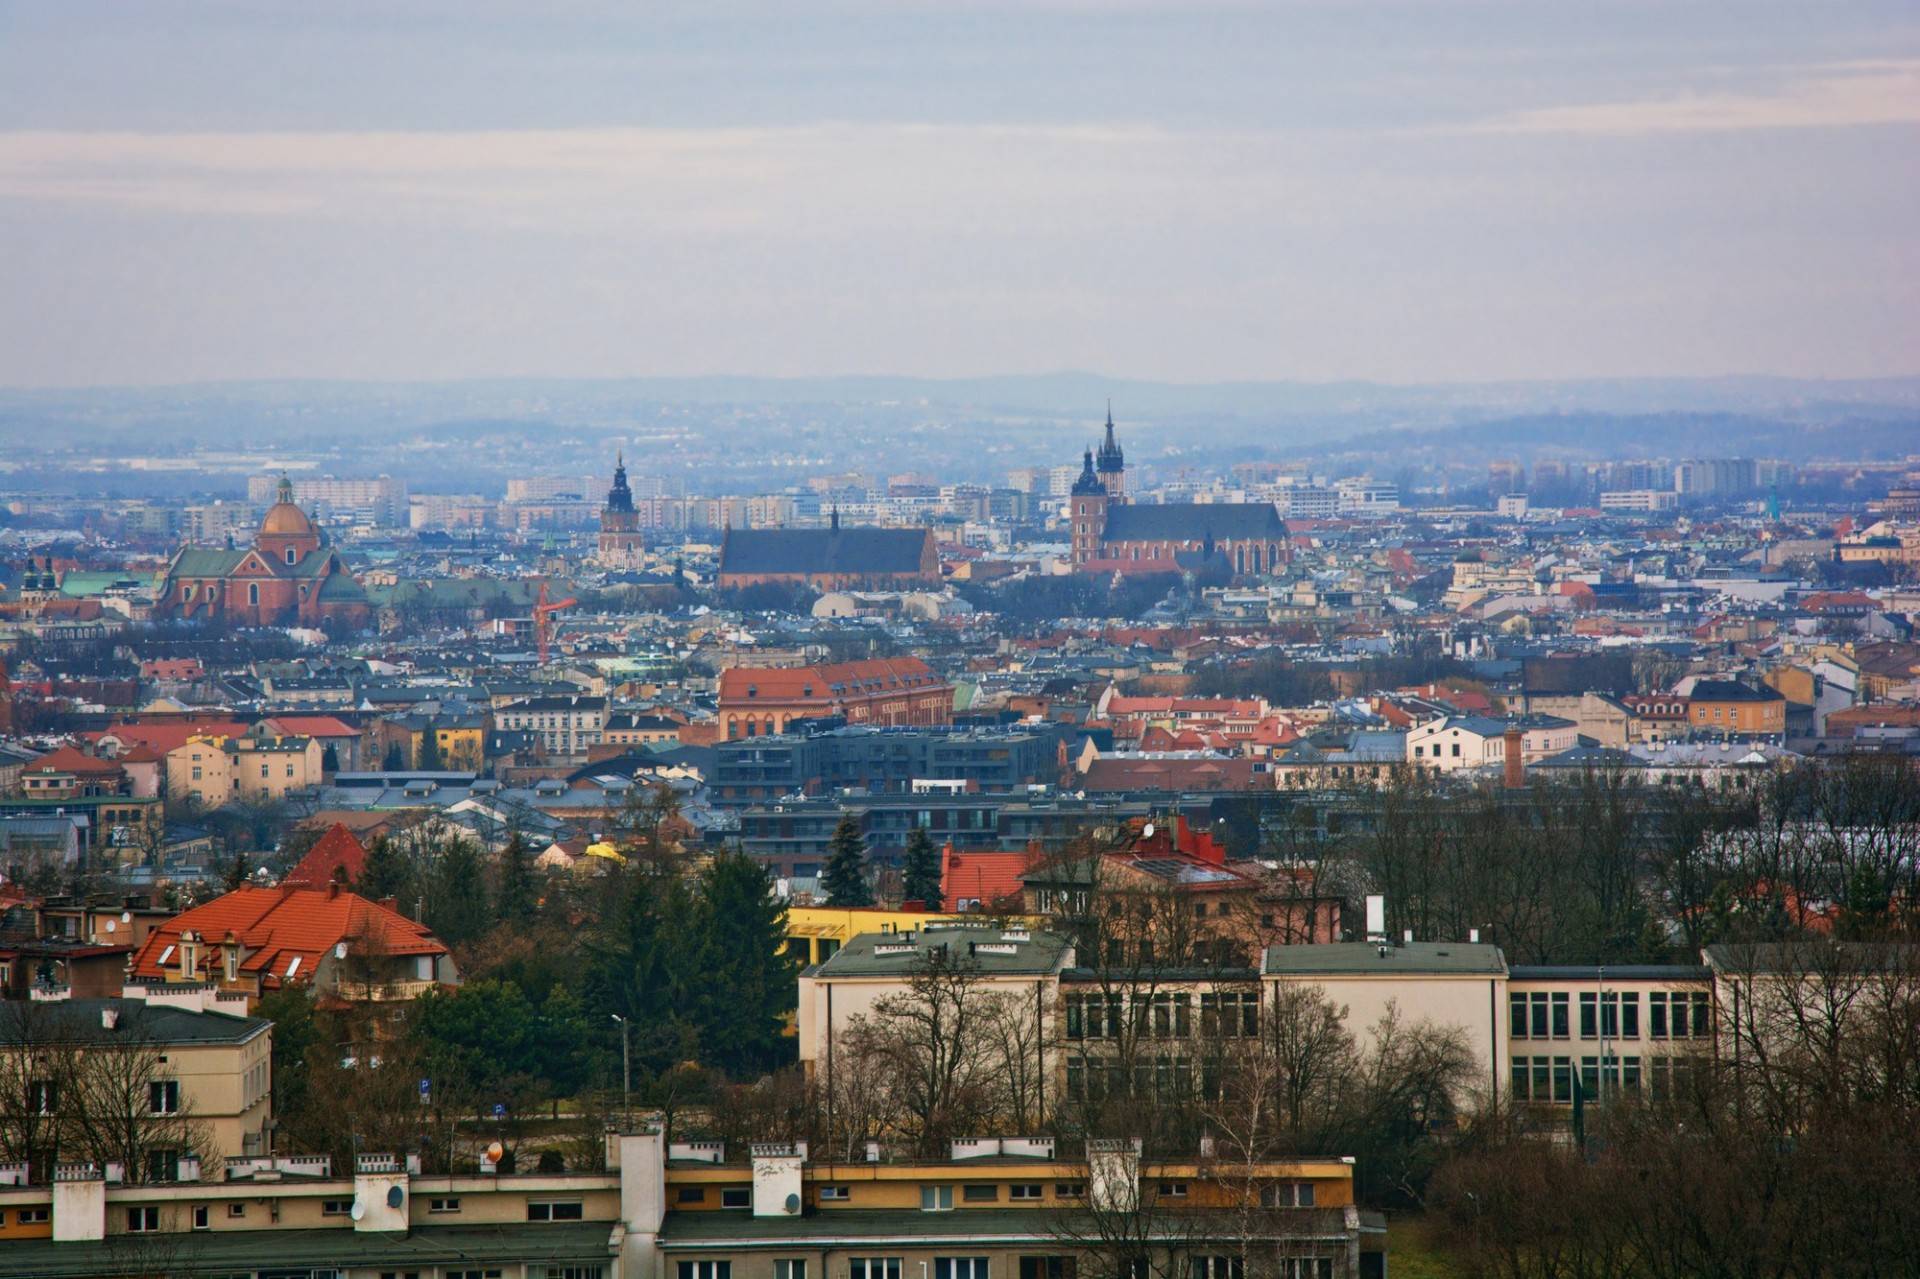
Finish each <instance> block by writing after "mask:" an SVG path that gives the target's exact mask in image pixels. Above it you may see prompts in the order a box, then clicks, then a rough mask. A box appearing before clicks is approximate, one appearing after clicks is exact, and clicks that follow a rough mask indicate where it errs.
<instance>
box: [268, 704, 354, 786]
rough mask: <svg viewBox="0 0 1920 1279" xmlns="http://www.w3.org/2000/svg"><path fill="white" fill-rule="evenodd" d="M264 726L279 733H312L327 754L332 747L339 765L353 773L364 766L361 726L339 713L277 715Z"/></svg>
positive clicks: (295, 734)
mask: <svg viewBox="0 0 1920 1279" xmlns="http://www.w3.org/2000/svg"><path fill="white" fill-rule="evenodd" d="M260 726H261V727H262V728H264V729H265V730H267V731H268V732H270V733H272V734H273V735H274V736H275V737H311V738H313V739H314V740H315V741H317V742H319V743H320V749H321V752H322V753H323V754H324V753H325V752H326V750H327V749H328V748H329V747H331V748H332V749H333V758H334V764H335V767H336V768H337V769H340V770H342V771H345V772H349V773H350V772H352V771H354V770H355V769H357V768H359V767H360V759H361V750H360V740H361V738H360V730H359V729H357V728H355V727H354V726H353V725H351V724H349V723H347V722H346V721H344V720H341V719H339V718H337V717H335V716H332V715H275V716H273V717H272V718H270V719H265V720H262V721H261V722H260Z"/></svg>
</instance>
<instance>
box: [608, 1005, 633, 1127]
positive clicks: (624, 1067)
mask: <svg viewBox="0 0 1920 1279" xmlns="http://www.w3.org/2000/svg"><path fill="white" fill-rule="evenodd" d="M607 1016H609V1017H611V1018H613V1019H614V1020H615V1021H617V1022H619V1023H620V1114H621V1122H622V1124H623V1125H624V1128H625V1129H628V1130H630V1129H632V1127H633V1051H632V1049H633V1023H632V1022H629V1021H628V1020H627V1019H626V1018H625V1017H622V1016H621V1015H620V1014H619V1013H608V1014H607Z"/></svg>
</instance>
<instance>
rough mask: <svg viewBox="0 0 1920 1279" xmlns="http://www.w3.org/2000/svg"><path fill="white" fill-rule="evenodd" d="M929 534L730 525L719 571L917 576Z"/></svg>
mask: <svg viewBox="0 0 1920 1279" xmlns="http://www.w3.org/2000/svg"><path fill="white" fill-rule="evenodd" d="M931 536H932V534H931V533H929V532H928V531H927V530H926V529H923V528H846V527H842V528H833V529H825V528H759V529H731V530H729V531H728V532H727V535H726V538H725V540H724V541H722V542H721V544H720V571H721V572H722V573H774V574H797V573H817V574H915V575H917V574H918V573H919V572H920V571H921V569H920V566H921V558H922V556H923V555H924V553H925V551H926V547H927V539H928V538H929V537H931Z"/></svg>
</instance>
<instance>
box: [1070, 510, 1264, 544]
mask: <svg viewBox="0 0 1920 1279" xmlns="http://www.w3.org/2000/svg"><path fill="white" fill-rule="evenodd" d="M1286 535H1287V523H1286V521H1285V520H1283V519H1281V518H1280V513H1279V512H1278V511H1276V510H1275V509H1274V508H1273V504H1272V503H1271V502H1168V503H1165V504H1163V505H1159V506H1136V505H1127V506H1115V507H1113V508H1112V509H1110V510H1109V511H1108V512H1107V526H1106V530H1105V531H1104V532H1103V533H1102V534H1101V535H1100V540H1101V541H1103V542H1200V541H1205V540H1206V539H1207V538H1209V537H1211V538H1213V539H1214V540H1215V541H1217V542H1218V541H1228V540H1232V541H1243V540H1253V539H1280V538H1284V537H1286Z"/></svg>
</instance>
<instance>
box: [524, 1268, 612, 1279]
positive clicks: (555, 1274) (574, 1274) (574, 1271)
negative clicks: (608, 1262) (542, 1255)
mask: <svg viewBox="0 0 1920 1279" xmlns="http://www.w3.org/2000/svg"><path fill="white" fill-rule="evenodd" d="M538 1270H539V1268H538V1267H535V1266H528V1267H527V1279H537V1276H536V1271H538ZM543 1273H544V1275H545V1279H607V1268H606V1267H605V1266H548V1267H546V1269H545V1271H544V1272H543Z"/></svg>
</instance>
